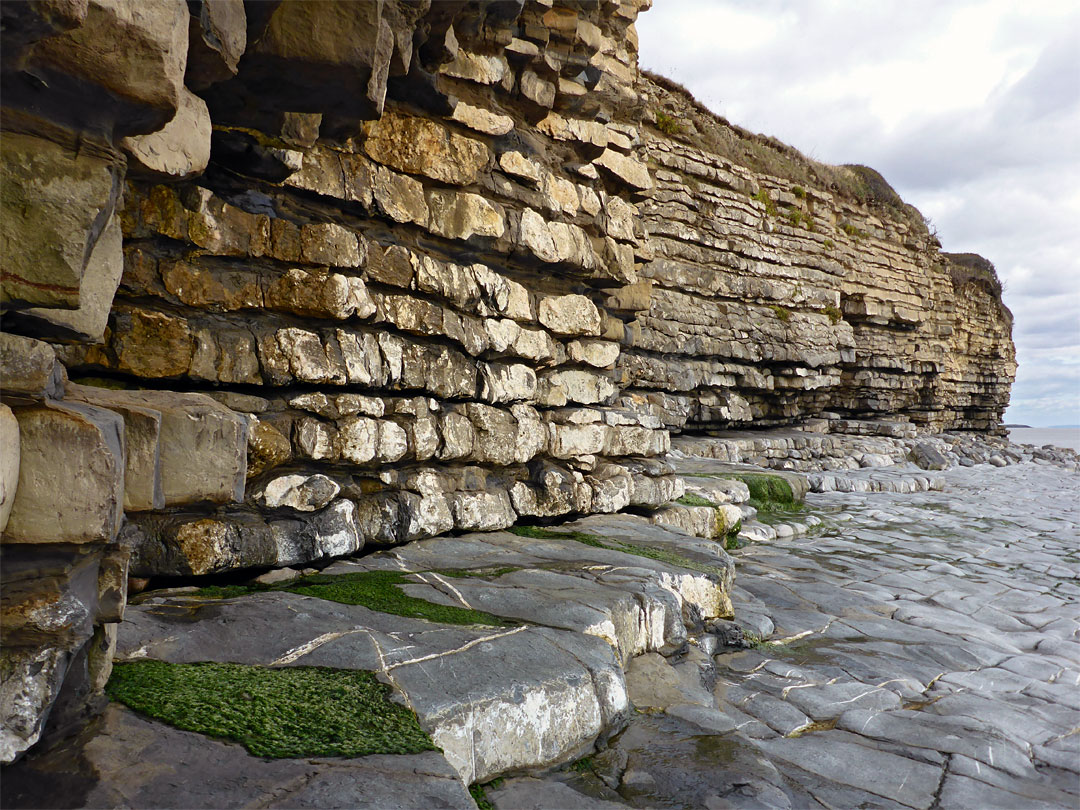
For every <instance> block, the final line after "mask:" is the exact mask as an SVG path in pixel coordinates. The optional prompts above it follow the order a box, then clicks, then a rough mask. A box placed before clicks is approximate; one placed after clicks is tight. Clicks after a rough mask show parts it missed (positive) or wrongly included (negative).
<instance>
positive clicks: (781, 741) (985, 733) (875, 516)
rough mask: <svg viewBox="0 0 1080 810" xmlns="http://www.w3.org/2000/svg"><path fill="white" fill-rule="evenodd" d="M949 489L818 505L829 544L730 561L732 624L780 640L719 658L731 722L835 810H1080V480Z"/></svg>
mask: <svg viewBox="0 0 1080 810" xmlns="http://www.w3.org/2000/svg"><path fill="white" fill-rule="evenodd" d="M942 475H943V476H944V477H945V478H946V479H947V483H948V487H947V490H946V491H945V492H913V493H909V494H902V493H893V492H882V493H873V494H865V493H844V494H841V493H826V494H817V493H811V494H809V495H808V496H807V508H808V510H810V511H812V512H814V513H816V514H819V515H821V516H822V518H823V520H824V521H825V528H824V531H823V533H822V534H820V535H817V536H810V537H805V538H798V537H796V538H786V539H776V540H774V541H771V542H769V543H767V544H750V545H747V546H745V547H743V548H741V549H738V550H736V551H735V552H734V553H733V554H734V556H735V558H736V565H737V570H738V579H737V585H736V586H735V588H733V589H732V598H733V602H734V606H735V610H736V621H738V618H739V614H740V612H741V611H744V610H745V611H746V612H747V613H748V614H749V615H751V616H754V617H755V618H757V619H758V621H757V623H758V624H759V626H760V624H761V622H760V618H758V617H761V616H766V617H768V618H769V619H770V620H771V621H772V622H773V623H774V625H775V628H776V629H775V632H774V633H773V634H772V636H771V637H770V638H768V639H763V641H765V642H767V643H764V644H759V645H758V646H757V648H756V649H754V650H750V651H746V652H729V653H726V654H722V655H719V656H717V657H716V659H715V664H716V675H717V678H718V686H717V689H716V695H717V698H718V701H719V704H720V707H721V708H722V709H723V710H724V711H725V712H726V713H727V714H729V715H730V716H732V717H733V719H734V720H735V722H736V727H737V729H738V730H739V731H740V732H741V733H742V734H744V735H746V736H747V737H750V738H753V741H754V744H755V745H757V746H758V747H759V748H760V749H761V750H762V751H764V752H765V753H766V754H767V755H768V756H769V758H770V759H771V760H772V761H773V762H774V763H775V764H776V766H777V768H778V769H779V770H780V771H781V772H782V773H783V774H784V775H785V776H787V777H789V779H791V780H795V781H799V780H801V784H802V785H803V787H804V788H805V789H806V790H807V791H808V792H809V793H810V794H811V795H812V796H813V797H814V798H815V800H818V801H821V802H824V803H825V804H829V805H835V806H862V804H864V803H865V804H866V806H883V807H884V806H892V804H893V803H896V802H898V803H899V804H900V805H901V806H908V807H923V806H927V805H928V803H930V802H932V801H933V798H934V796H935V794H937V795H938V798H939V806H940V807H942V808H949V807H957V808H971V807H983V806H986V807H1027V806H1031V807H1044V806H1054V805H1055V804H1056V805H1058V806H1073V805H1076V804H1077V803H1078V802H1080V783H1078V782H1077V776H1076V775H1077V772H1078V771H1080V744H1077V743H1076V742H1075V740H1076V739H1077V735H1076V734H1075V729H1076V728H1077V727H1078V726H1080V698H1077V693H1078V686H1080V676H1077V675H1076V674H1075V670H1076V669H1077V666H1076V663H1075V662H1076V661H1077V660H1080V640H1078V639H1080V628H1078V627H1077V616H1080V588H1077V587H1074V586H1075V585H1076V583H1077V581H1078V577H1077V569H1076V564H1075V563H1076V554H1077V543H1076V538H1077V537H1078V536H1080V502H1078V500H1077V498H1076V497H1075V494H1076V492H1077V491H1080V479H1078V477H1077V475H1076V474H1075V473H1071V472H1067V471H1064V470H1062V469H1060V468H1047V467H1036V466H1034V465H1013V466H1010V467H1008V468H1002V469H996V468H989V467H987V466H986V465H982V466H981V467H978V468H960V469H956V470H950V471H948V472H946V473H943V474H942ZM1017 492H1024V493H1027V495H1026V496H1025V497H1027V496H1030V499H1031V501H1032V504H1031V506H1030V507H1028V508H1026V509H1020V508H1018V507H1017V504H1016V501H1015V500H1014V498H1015V494H1016V493H1017ZM1025 503H1026V502H1025ZM736 707H737V708H736ZM789 709H793V710H796V711H797V712H798V713H800V714H803V715H806V716H808V717H809V718H810V719H812V720H814V721H817V722H816V723H815V724H814V725H813V726H810V727H808V728H805V729H797V728H796V729H792V728H791V725H792V723H791V722H790V721H787V722H785V721H786V720H787V716H788V714H790V711H789ZM740 713H745V714H743V715H742V716H740ZM750 716H753V717H755V718H757V719H758V720H759V721H763V722H764V723H765V724H768V725H769V726H771V727H772V729H773V730H774V731H775V732H776V733H774V734H767V733H763V732H762V729H761V728H760V727H755V726H753V725H752V723H750V722H747V718H748V717H750ZM792 716H793V717H795V718H796V719H797V717H798V715H792ZM833 724H835V730H829V729H830V727H831V726H833ZM793 732H794V735H793V736H789V737H783V736H780V735H782V734H789V735H791V734H793ZM867 752H869V753H867ZM845 791H857V792H859V793H862V794H864V796H870V798H864V799H858V798H857V796H856V795H855V794H854V793H851V792H845Z"/></svg>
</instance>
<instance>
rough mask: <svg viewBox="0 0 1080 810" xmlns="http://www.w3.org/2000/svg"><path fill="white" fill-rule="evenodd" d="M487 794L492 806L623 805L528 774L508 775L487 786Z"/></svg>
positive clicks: (585, 809) (506, 809) (582, 809)
mask: <svg viewBox="0 0 1080 810" xmlns="http://www.w3.org/2000/svg"><path fill="white" fill-rule="evenodd" d="M487 797H488V800H489V801H490V802H491V803H492V805H494V806H495V808H496V810H551V808H554V807H563V808H574V810H623V808H625V807H626V806H627V805H625V804H623V803H622V802H615V801H610V800H608V799H598V798H595V797H593V796H589V795H587V794H585V793H581V792H580V791H577V790H574V789H573V788H572V787H570V786H569V785H566V784H564V783H563V782H556V781H554V780H543V779H535V778H528V777H524V778H521V779H510V780H508V781H507V782H506V783H504V784H503V785H501V786H500V787H498V788H489V789H488V790H487Z"/></svg>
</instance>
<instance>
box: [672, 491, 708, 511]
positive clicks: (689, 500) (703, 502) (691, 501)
mask: <svg viewBox="0 0 1080 810" xmlns="http://www.w3.org/2000/svg"><path fill="white" fill-rule="evenodd" d="M675 503H681V504H682V505H683V506H711V507H713V509H715V508H716V504H715V503H714V502H713V501H710V500H709V499H708V498H702V497H701V496H700V495H694V494H693V493H691V492H688V493H686V494H685V495H683V496H682V497H681V498H679V499H678V500H677V501H675Z"/></svg>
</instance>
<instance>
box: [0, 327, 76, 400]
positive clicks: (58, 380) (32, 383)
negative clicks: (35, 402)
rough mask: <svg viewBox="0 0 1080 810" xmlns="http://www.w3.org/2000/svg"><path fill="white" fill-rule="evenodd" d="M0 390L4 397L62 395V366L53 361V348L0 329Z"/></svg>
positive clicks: (40, 397)
mask: <svg viewBox="0 0 1080 810" xmlns="http://www.w3.org/2000/svg"><path fill="white" fill-rule="evenodd" d="M0 389H2V390H3V392H4V393H5V394H6V395H8V396H12V395H14V394H25V395H27V396H30V397H33V398H35V399H43V398H45V397H57V398H58V397H60V396H62V394H63V390H64V367H63V366H61V365H60V364H59V363H58V362H56V350H55V349H53V347H52V346H50V345H49V344H48V343H44V342H42V341H40V340H34V339H33V338H28V337H23V336H22V335H13V334H11V333H10V332H0Z"/></svg>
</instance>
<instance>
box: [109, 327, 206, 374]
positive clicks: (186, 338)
mask: <svg viewBox="0 0 1080 810" xmlns="http://www.w3.org/2000/svg"><path fill="white" fill-rule="evenodd" d="M112 347H113V350H114V351H115V352H116V360H117V366H118V367H119V368H120V369H121V370H123V371H130V372H131V373H132V374H135V375H137V376H139V377H152V378H159V377H178V376H180V375H182V374H186V373H187V371H188V369H189V368H191V358H192V353H193V352H194V350H195V342H194V340H193V338H192V335H191V329H190V328H188V325H187V321H185V320H183V319H181V318H174V317H172V316H171V315H165V314H164V313H160V312H147V311H142V310H134V311H132V312H127V313H122V314H118V315H116V316H115V317H114V319H113V338H112Z"/></svg>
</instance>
